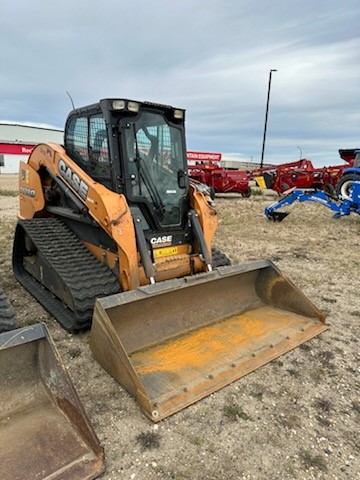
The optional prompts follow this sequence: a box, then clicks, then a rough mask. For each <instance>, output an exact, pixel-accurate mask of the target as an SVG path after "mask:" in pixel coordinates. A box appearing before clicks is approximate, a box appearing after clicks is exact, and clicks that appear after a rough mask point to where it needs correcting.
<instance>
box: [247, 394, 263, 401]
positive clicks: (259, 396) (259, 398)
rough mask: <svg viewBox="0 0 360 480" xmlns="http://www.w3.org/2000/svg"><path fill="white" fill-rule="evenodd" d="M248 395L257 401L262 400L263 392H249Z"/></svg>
mask: <svg viewBox="0 0 360 480" xmlns="http://www.w3.org/2000/svg"><path fill="white" fill-rule="evenodd" d="M249 395H251V396H252V397H254V398H256V399H257V400H262V399H263V396H264V394H263V392H250V394H249Z"/></svg>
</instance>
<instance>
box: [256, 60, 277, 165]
mask: <svg viewBox="0 0 360 480" xmlns="http://www.w3.org/2000/svg"><path fill="white" fill-rule="evenodd" d="M272 72H277V70H276V69H274V68H273V69H271V70H270V73H269V86H268V93H267V101H266V113H265V125H264V138H263V144H262V151H261V162H260V168H262V167H263V164H264V152H265V140H266V129H267V121H268V115H269V103H270V89H271V76H272Z"/></svg>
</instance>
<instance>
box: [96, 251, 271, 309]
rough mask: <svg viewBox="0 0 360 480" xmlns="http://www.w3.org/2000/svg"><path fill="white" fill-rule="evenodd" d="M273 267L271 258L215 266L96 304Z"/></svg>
mask: <svg viewBox="0 0 360 480" xmlns="http://www.w3.org/2000/svg"><path fill="white" fill-rule="evenodd" d="M267 267H272V268H273V269H274V270H276V271H277V268H276V266H275V265H274V264H273V262H272V261H271V260H268V259H263V260H255V261H253V262H248V263H241V264H239V265H226V266H223V267H217V268H214V270H213V271H211V272H202V273H197V274H195V275H188V276H185V277H181V278H173V279H170V280H164V281H163V282H158V283H155V284H153V285H144V286H141V287H138V288H136V289H135V290H130V291H127V292H121V293H116V294H114V295H108V296H107V297H102V298H97V299H96V304H97V305H101V306H102V308H104V309H108V308H112V307H117V306H119V305H124V304H127V303H130V302H134V301H136V300H141V299H144V298H148V297H151V296H156V295H161V294H163V293H167V292H170V291H174V290H179V289H184V288H188V287H192V286H195V285H201V284H203V283H207V282H211V281H216V280H219V279H220V278H225V277H230V276H233V275H236V274H241V273H247V272H251V271H255V270H261V269H265V268H267Z"/></svg>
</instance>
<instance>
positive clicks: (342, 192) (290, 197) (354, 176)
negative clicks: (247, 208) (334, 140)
mask: <svg viewBox="0 0 360 480" xmlns="http://www.w3.org/2000/svg"><path fill="white" fill-rule="evenodd" d="M354 153H355V155H356V157H355V159H354V162H353V166H352V167H350V168H346V169H344V171H343V176H342V177H341V179H340V181H339V182H338V185H337V188H336V193H337V192H339V195H331V194H329V193H327V192H324V191H322V190H318V191H316V190H315V191H309V190H304V189H295V188H293V189H291V190H290V191H289V192H288V194H287V195H286V196H285V197H284V198H282V199H281V200H280V201H278V202H276V203H274V204H272V205H270V206H269V207H267V208H266V209H265V215H266V217H267V218H268V219H269V220H273V221H277V222H281V221H282V220H284V218H285V217H287V216H288V215H289V212H281V211H280V212H279V211H278V210H279V209H280V208H282V207H284V206H285V205H291V204H293V203H294V202H295V201H299V202H315V203H320V204H321V205H324V206H325V207H327V208H329V209H330V210H332V211H333V212H334V217H335V218H339V217H343V216H345V215H350V213H357V214H358V215H360V150H354Z"/></svg>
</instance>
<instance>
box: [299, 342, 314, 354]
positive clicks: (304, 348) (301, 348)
mask: <svg viewBox="0 0 360 480" xmlns="http://www.w3.org/2000/svg"><path fill="white" fill-rule="evenodd" d="M299 348H300V350H303V351H304V352H310V351H311V347H310V346H309V345H307V344H306V343H303V344H302V345H299Z"/></svg>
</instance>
